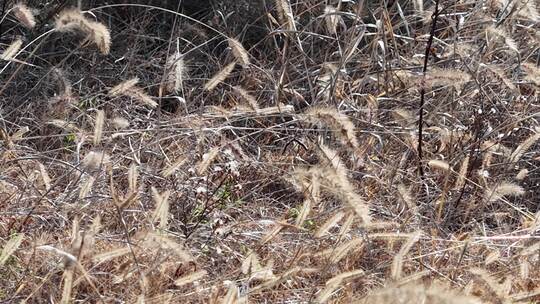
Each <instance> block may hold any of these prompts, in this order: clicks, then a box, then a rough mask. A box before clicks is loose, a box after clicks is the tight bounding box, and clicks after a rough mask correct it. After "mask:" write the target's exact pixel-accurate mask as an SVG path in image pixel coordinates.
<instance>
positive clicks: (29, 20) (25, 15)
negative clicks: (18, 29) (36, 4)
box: [13, 3, 36, 29]
mask: <svg viewBox="0 0 540 304" xmlns="http://www.w3.org/2000/svg"><path fill="white" fill-rule="evenodd" d="M13 15H14V16H15V19H17V21H19V22H20V23H21V24H22V25H24V26H25V27H26V28H29V29H31V28H33V27H34V26H36V19H35V18H34V13H33V12H32V9H30V8H29V7H28V6H26V5H24V4H22V3H19V4H16V5H15V6H13Z"/></svg>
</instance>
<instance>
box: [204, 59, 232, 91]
mask: <svg viewBox="0 0 540 304" xmlns="http://www.w3.org/2000/svg"><path fill="white" fill-rule="evenodd" d="M235 66H236V61H235V62H232V63H229V64H228V65H226V66H225V67H224V68H223V69H221V71H219V72H217V73H216V74H215V75H214V76H213V77H212V78H210V80H208V82H206V84H205V85H204V89H205V90H206V91H212V90H213V89H215V88H216V87H217V85H218V84H220V83H222V82H223V81H224V80H225V79H226V78H227V77H229V75H230V74H231V73H232V71H233V69H234V67H235Z"/></svg>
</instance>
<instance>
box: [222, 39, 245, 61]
mask: <svg viewBox="0 0 540 304" xmlns="http://www.w3.org/2000/svg"><path fill="white" fill-rule="evenodd" d="M227 42H228V43H229V47H230V48H231V50H232V53H233V55H234V57H235V58H236V60H238V63H240V65H242V66H243V67H247V66H249V53H248V52H247V51H246V49H245V48H244V46H243V45H242V43H241V42H240V41H238V40H236V39H234V38H229V39H227Z"/></svg>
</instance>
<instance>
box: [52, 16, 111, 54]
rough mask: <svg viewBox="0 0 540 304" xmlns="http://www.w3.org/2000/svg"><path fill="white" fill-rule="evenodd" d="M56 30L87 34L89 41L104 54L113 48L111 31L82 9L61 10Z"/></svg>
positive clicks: (56, 22)
mask: <svg viewBox="0 0 540 304" xmlns="http://www.w3.org/2000/svg"><path fill="white" fill-rule="evenodd" d="M55 30H56V31H58V32H73V31H78V32H81V33H83V34H84V35H86V40H87V41H88V42H92V43H94V44H95V45H96V46H97V47H98V49H99V50H100V52H101V53H102V54H104V55H107V54H109V52H110V49H111V33H110V31H109V29H108V28H107V27H106V26H105V25H104V24H102V23H99V22H95V21H92V20H90V19H88V18H86V17H85V16H84V15H83V14H82V12H81V11H79V10H75V9H65V10H63V11H62V12H60V14H59V16H58V18H57V19H56V21H55Z"/></svg>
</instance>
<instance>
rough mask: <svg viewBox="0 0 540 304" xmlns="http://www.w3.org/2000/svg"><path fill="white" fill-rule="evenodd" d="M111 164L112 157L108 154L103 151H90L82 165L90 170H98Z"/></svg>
mask: <svg viewBox="0 0 540 304" xmlns="http://www.w3.org/2000/svg"><path fill="white" fill-rule="evenodd" d="M109 162H110V157H109V155H108V154H107V153H105V152H101V151H90V152H88V154H86V156H85V157H84V159H83V161H82V164H83V165H84V166H85V167H86V168H88V169H98V168H100V167H101V166H103V165H105V164H107V163H109Z"/></svg>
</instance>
